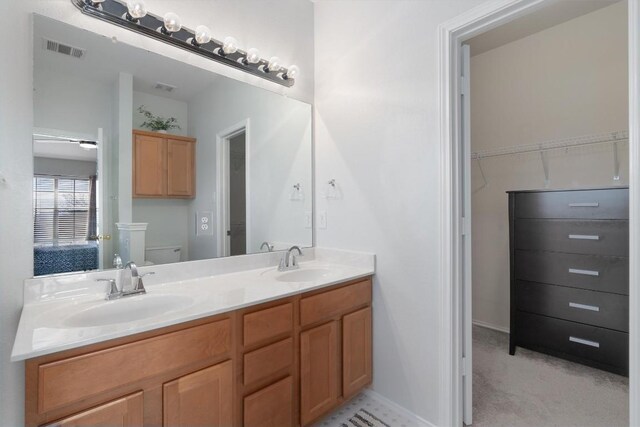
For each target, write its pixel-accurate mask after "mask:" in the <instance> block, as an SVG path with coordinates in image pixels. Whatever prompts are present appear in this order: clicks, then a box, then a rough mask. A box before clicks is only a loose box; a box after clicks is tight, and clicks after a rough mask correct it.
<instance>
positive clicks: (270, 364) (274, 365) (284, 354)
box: [244, 338, 293, 385]
mask: <svg viewBox="0 0 640 427" xmlns="http://www.w3.org/2000/svg"><path fill="white" fill-rule="evenodd" d="M292 365H293V339H292V338H287V339H286V340H282V341H279V342H277V343H275V344H271V345H268V346H266V347H263V348H260V349H258V350H255V351H252V352H251V353H247V354H245V355H244V385H248V384H252V383H254V382H257V381H260V380H262V379H265V378H268V377H269V376H270V375H273V374H275V373H277V372H280V371H282V370H284V369H287V368H289V367H291V366H292Z"/></svg>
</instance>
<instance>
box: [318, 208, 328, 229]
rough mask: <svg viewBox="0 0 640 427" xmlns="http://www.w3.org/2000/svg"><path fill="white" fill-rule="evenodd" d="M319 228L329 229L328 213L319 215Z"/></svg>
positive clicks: (324, 212)
mask: <svg viewBox="0 0 640 427" xmlns="http://www.w3.org/2000/svg"><path fill="white" fill-rule="evenodd" d="M318 228H320V229H325V228H327V211H321V212H319V213H318Z"/></svg>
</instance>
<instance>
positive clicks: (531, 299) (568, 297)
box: [516, 281, 629, 332]
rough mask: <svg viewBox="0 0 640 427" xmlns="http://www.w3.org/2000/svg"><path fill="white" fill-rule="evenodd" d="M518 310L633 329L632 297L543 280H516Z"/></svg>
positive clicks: (615, 327)
mask: <svg viewBox="0 0 640 427" xmlns="http://www.w3.org/2000/svg"><path fill="white" fill-rule="evenodd" d="M516 286H517V292H516V305H517V308H518V310H522V311H526V312H529V313H536V314H543V315H546V316H551V317H557V318H560V319H564V320H571V321H574V322H580V323H585V324H587V325H593V326H601V327H603V328H609V329H615V330H618V331H622V332H628V331H629V298H628V297H627V296H625V295H617V294H607V293H604V292H595V291H586V290H584V289H575V288H567V287H564V286H555V285H545V284H542V283H533V282H523V281H518V282H517V283H516Z"/></svg>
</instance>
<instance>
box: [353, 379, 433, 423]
mask: <svg viewBox="0 0 640 427" xmlns="http://www.w3.org/2000/svg"><path fill="white" fill-rule="evenodd" d="M363 393H364V394H365V395H367V396H369V397H370V398H371V399H373V400H377V401H379V402H380V403H382V404H383V405H385V406H388V407H389V408H391V409H393V410H394V411H396V412H397V413H398V414H400V415H402V416H404V417H406V418H408V419H410V420H413V421H415V422H416V424H418V425H419V426H420V427H436V426H435V424H431V423H430V422H429V421H427V420H425V419H424V418H422V417H420V416H418V415H416V414H414V413H413V412H411V411H410V410H408V409H407V408H405V407H404V406H400V405H398V404H397V403H396V402H394V401H393V400H389V399H387V398H386V397H384V396H383V395H381V394H380V393H378V392H375V391H373V390H372V389H370V388H367V389H365V390H364V391H363Z"/></svg>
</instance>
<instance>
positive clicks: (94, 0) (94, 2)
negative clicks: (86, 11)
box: [85, 0, 104, 7]
mask: <svg viewBox="0 0 640 427" xmlns="http://www.w3.org/2000/svg"><path fill="white" fill-rule="evenodd" d="M85 3H86V4H88V5H89V6H93V7H100V3H104V0H85Z"/></svg>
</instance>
